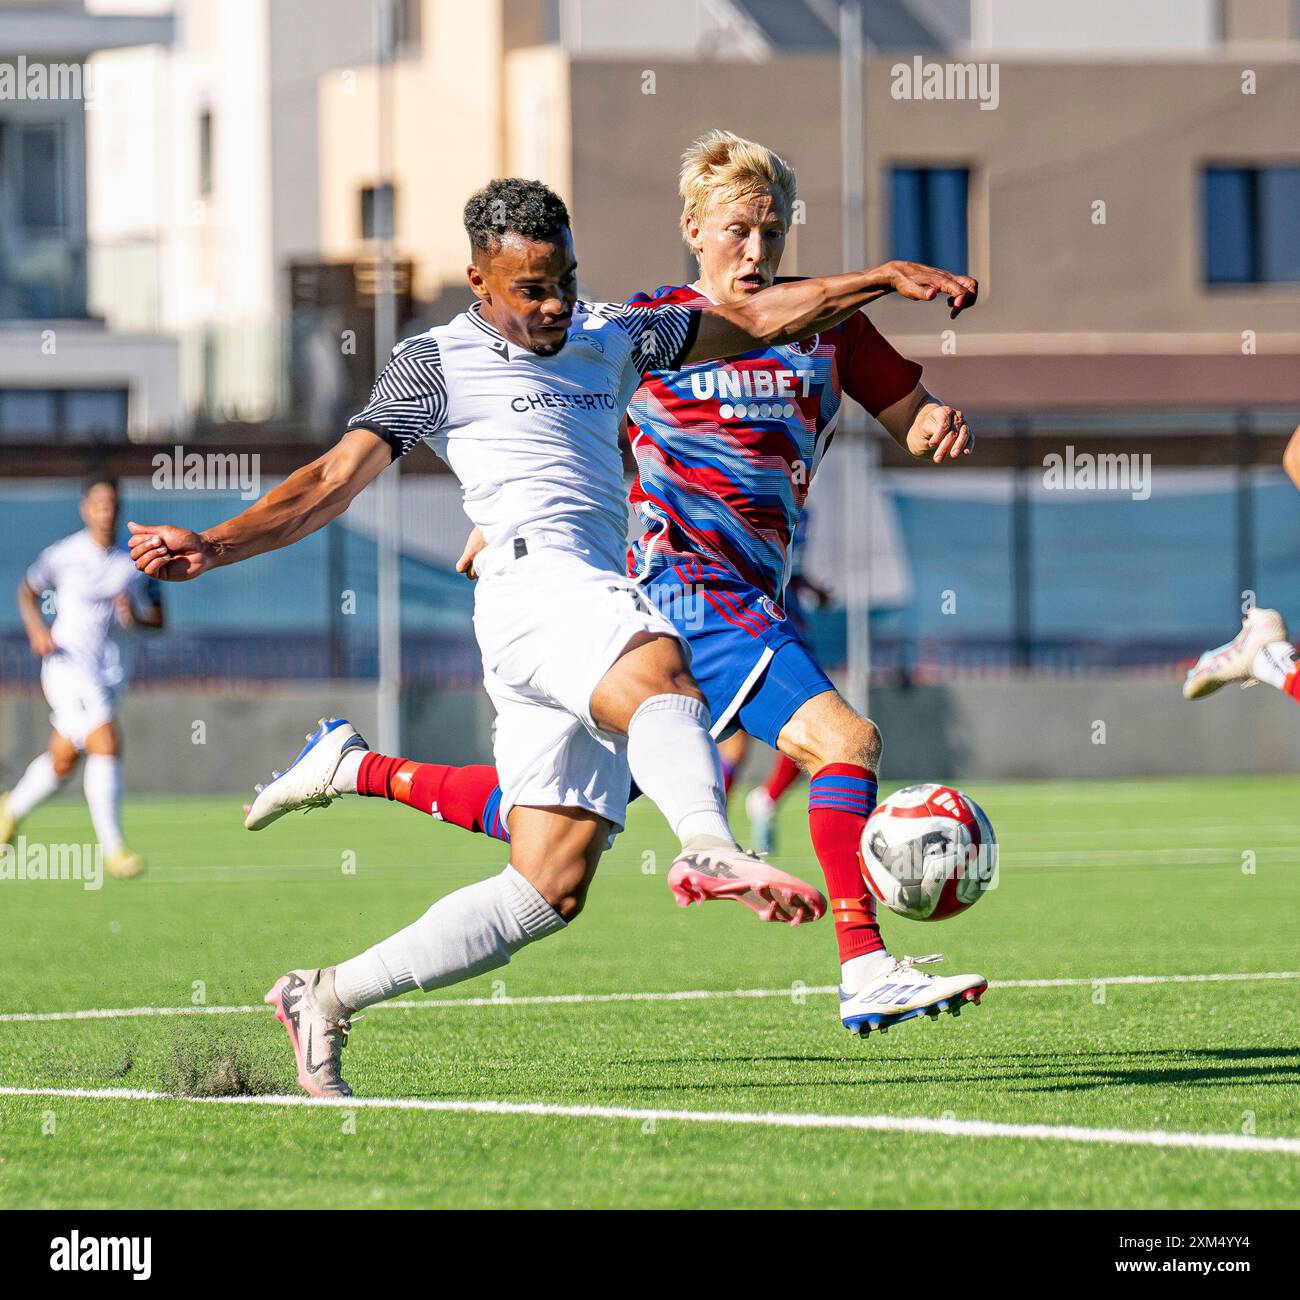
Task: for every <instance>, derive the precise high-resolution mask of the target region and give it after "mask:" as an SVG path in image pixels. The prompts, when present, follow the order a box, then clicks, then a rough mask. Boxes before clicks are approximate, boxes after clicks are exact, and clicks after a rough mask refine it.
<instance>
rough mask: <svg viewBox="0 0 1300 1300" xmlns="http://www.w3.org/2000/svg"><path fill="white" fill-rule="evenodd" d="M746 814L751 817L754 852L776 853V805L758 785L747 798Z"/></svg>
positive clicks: (750, 832)
mask: <svg viewBox="0 0 1300 1300" xmlns="http://www.w3.org/2000/svg"><path fill="white" fill-rule="evenodd" d="M745 812H746V814H747V815H748V817H749V838H750V839H751V840H752V841H753V842H754V852H755V853H764V854H770V853H775V852H776V804H775V803H774V802H773V801H772V796H771V795H770V794H768V792H767V791H766V790H764V789H763V787H762V786H761V785H756V786H755V787H754V788H753V789H752V790H751V791H750V792H749V793H748V794H747V795H746V796H745Z"/></svg>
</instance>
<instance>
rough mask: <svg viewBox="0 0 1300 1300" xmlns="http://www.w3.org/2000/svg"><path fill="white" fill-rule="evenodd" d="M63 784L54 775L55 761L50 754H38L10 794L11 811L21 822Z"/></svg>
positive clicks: (15, 818)
mask: <svg viewBox="0 0 1300 1300" xmlns="http://www.w3.org/2000/svg"><path fill="white" fill-rule="evenodd" d="M62 784H63V782H62V781H60V780H59V778H58V777H57V776H55V775H54V760H53V759H52V758H51V757H50V756H49V754H48V752H47V753H44V754H37V755H36V757H35V758H34V759H32V761H31V762H30V763H28V765H27V771H25V772H24V773H23V774H22V776H21V777H19V779H18V784H17V785H16V786H14V788H13V789H12V790H11V791H10V792H9V811H10V812H11V813H13V815H14V820H15V821H21V820H22V818H24V817H26V816H27V814H28V813H29V812H31V810H32V809H33V808H35V807H36V805H37V804H38V803H44V801H45V800H46V799H48V798H49V797H50V795H52V794H53V793H54V792H55V791H56V790H57V789H58V788H59V786H60V785H62Z"/></svg>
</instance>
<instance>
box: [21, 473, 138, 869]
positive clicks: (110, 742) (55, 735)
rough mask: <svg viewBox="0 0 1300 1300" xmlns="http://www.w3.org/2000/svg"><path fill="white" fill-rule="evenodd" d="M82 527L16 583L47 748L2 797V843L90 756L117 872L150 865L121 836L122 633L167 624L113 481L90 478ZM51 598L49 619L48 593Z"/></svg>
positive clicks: (89, 782)
mask: <svg viewBox="0 0 1300 1300" xmlns="http://www.w3.org/2000/svg"><path fill="white" fill-rule="evenodd" d="M81 518H82V521H83V522H84V523H85V525H86V527H85V528H84V529H83V530H82V531H81V532H79V533H73V534H72V535H71V536H70V537H65V538H63V540H62V541H58V542H55V543H54V544H53V545H52V546H48V547H46V548H45V550H43V551H42V552H41V553H40V555H39V556H37V557H36V560H35V562H34V563H33V564H32V566H31V568H29V569H28V570H27V574H26V576H25V578H24V579H23V581H22V582H21V583H19V584H18V612H19V614H20V616H21V617H22V621H23V627H24V629H25V630H26V632H27V640H28V642H29V644H30V645H31V648H32V653H33V654H34V655H36V656H37V657H38V658H39V659H40V660H41V689H42V690H43V691H44V692H45V698H46V700H47V701H48V702H49V705H50V709H51V713H50V725H51V727H52V729H53V730H52V731H51V733H50V744H49V748H48V749H47V750H46V752H45V753H43V754H40V755H38V756H37V757H36V758H34V759H33V760H32V762H31V763H30V765H29V766H28V768H27V771H26V772H25V773H24V774H23V776H22V778H21V779H20V780H19V782H18V784H17V785H16V786H14V788H13V789H12V790H11V791H10V792H9V793H8V794H5V795H0V844H5V843H8V841H9V840H10V839H11V837H12V836H13V834H14V832H15V830H16V828H17V825H18V823H19V821H21V820H22V818H23V817H25V816H26V815H27V814H28V813H29V812H30V811H31V810H32V809H33V808H35V807H36V805H37V804H39V803H40V802H41V801H42V800H44V799H47V798H49V796H50V795H52V794H53V793H54V792H55V791H56V790H57V789H58V788H59V786H60V785H62V783H63V782H64V780H66V779H67V777H68V776H70V775H71V773H72V769H73V768H74V767H75V766H76V764H77V759H78V758H79V757H80V756H81V755H82V754H84V755H85V756H86V771H85V777H84V782H85V794H86V803H87V804H88V805H89V807H90V818H91V821H92V822H93V823H94V826H95V835H96V837H97V838H98V840H99V844H100V847H101V848H102V849H103V851H104V868H105V870H106V871H108V873H109V874H110V875H113V876H117V877H118V878H125V877H127V876H134V875H138V874H139V872H140V871H141V870H142V869H143V867H144V861H143V859H141V857H140V856H139V854H136V853H132V852H131V850H130V849H128V848H127V847H126V844H125V843H124V842H123V839H122V827H121V806H122V773H121V753H122V736H121V732H120V730H119V728H118V725H117V720H116V714H117V697H118V695H119V693H120V692H121V690H122V688H123V687H124V686H125V684H126V680H127V676H128V673H129V663H128V658H127V654H126V652H125V650H124V647H123V645H122V640H121V634H122V633H123V632H124V631H126V630H129V629H131V628H136V627H141V628H154V629H157V628H161V627H162V625H163V607H162V596H161V593H160V590H159V587H158V584H157V583H156V582H155V581H153V580H152V579H151V578H147V577H146V576H145V575H144V574H143V573H141V572H140V571H139V570H138V569H137V568H136V567H135V564H134V563H133V562H132V559H131V557H130V555H129V554H128V553H127V552H126V550H125V549H124V548H123V547H121V546H119V545H118V544H117V518H118V494H117V484H116V483H115V482H114V481H113V480H112V479H92V480H89V481H88V482H87V483H86V485H85V487H84V488H83V490H82V494H81ZM47 592H48V593H51V594H52V596H53V603H54V623H53V626H50V627H47V626H46V623H45V618H44V615H43V614H42V605H43V600H44V597H45V593H47Z"/></svg>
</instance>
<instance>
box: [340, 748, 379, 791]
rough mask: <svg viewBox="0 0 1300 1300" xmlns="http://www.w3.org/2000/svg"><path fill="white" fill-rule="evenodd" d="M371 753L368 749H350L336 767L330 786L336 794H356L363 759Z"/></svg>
mask: <svg viewBox="0 0 1300 1300" xmlns="http://www.w3.org/2000/svg"><path fill="white" fill-rule="evenodd" d="M368 753H370V751H369V750H368V749H349V750H348V752H347V753H346V754H344V755H343V757H342V758H340V759H339V765H338V767H337V768H336V769H335V772H334V777H333V779H332V780H331V781H330V787H331V788H332V789H333V790H334V792H335V793H336V794H356V792H357V773H358V772H359V771H361V760H362V759H363V758H365V756H366V755H367V754H368Z"/></svg>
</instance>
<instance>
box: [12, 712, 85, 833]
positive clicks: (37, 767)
mask: <svg viewBox="0 0 1300 1300" xmlns="http://www.w3.org/2000/svg"><path fill="white" fill-rule="evenodd" d="M80 757H81V751H80V750H79V749H78V748H77V747H76V745H74V744H73V743H72V741H70V740H69V739H68V738H67V737H66V736H64V735H61V734H60V733H59V732H57V731H52V732H51V733H50V743H49V745H48V746H47V747H46V750H45V752H44V753H42V754H38V755H37V756H36V757H35V758H34V759H32V761H31V762H30V763H29V764H28V765H27V770H26V771H25V772H24V773H23V774H22V776H21V777H19V778H18V784H17V785H16V786H14V788H13V789H12V790H10V791H9V792H8V793H6V794H3V795H0V844H8V843H9V842H10V840H12V839H13V837H14V835H15V834H16V833H17V830H18V826H19V824H20V823H21V822H22V820H23V818H24V817H26V816H27V814H28V813H29V812H31V811H32V809H33V808H35V807H37V806H38V805H39V804H42V803H44V802H45V800H46V799H48V798H49V797H50V796H51V795H52V794H54V793H55V792H56V791H57V790H58V789H59V787H60V786H61V785H62V784H63V783H64V781H66V780H67V779H68V777H70V776H71V775H72V770H73V768H75V767H76V766H77V759H78V758H80Z"/></svg>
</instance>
